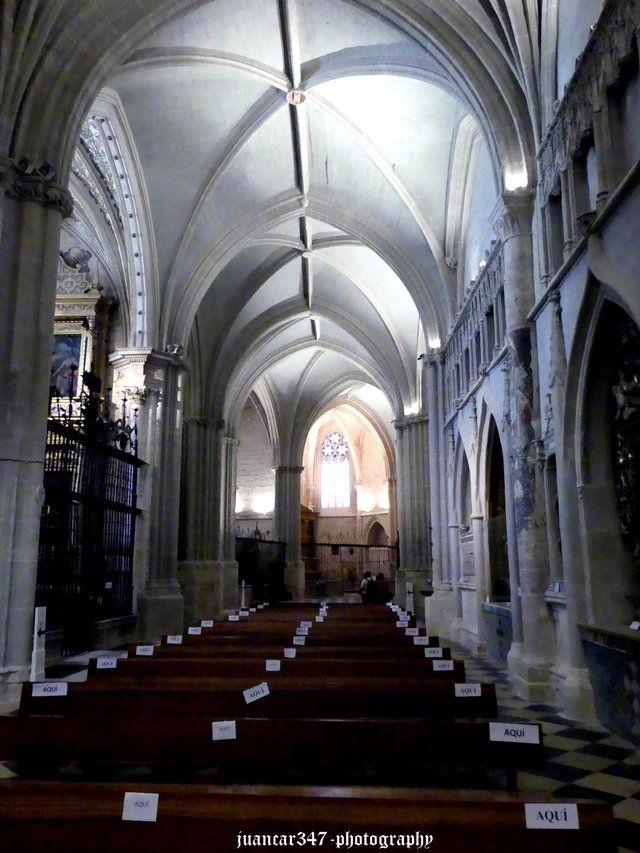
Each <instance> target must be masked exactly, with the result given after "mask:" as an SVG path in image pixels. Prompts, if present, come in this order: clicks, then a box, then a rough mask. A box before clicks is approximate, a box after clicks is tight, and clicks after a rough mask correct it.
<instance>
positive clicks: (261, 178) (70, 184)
mask: <svg viewBox="0 0 640 853" xmlns="http://www.w3.org/2000/svg"><path fill="white" fill-rule="evenodd" d="M639 26H640V23H639V19H638V7H637V4H635V3H630V2H625V0H604V2H603V0H563V2H562V3H559V2H556V0H517V2H516V0H478V2H469V0H140V2H136V3H132V2H130V0H111V2H109V3H108V4H105V3H100V2H95V0H87V2H83V3H80V4H79V3H77V2H74V0H57V2H55V3H51V2H49V1H48V0H22V2H17V0H6V2H5V3H4V4H3V13H2V20H1V21H0V54H1V55H2V57H3V61H2V62H1V63H0V182H1V185H2V192H1V193H0V273H1V282H2V285H1V287H0V312H1V317H2V320H1V321H0V329H1V332H0V356H1V357H2V363H3V364H4V369H5V386H4V387H5V406H4V409H3V412H4V414H3V427H2V430H1V431H0V541H1V542H2V543H3V547H2V551H1V553H0V704H1V705H2V707H3V708H10V707H12V706H13V705H14V704H15V700H16V696H17V695H18V691H19V686H20V683H21V682H22V681H24V680H25V679H28V677H29V672H30V667H31V648H32V633H33V616H34V607H35V606H36V604H40V603H42V602H43V601H45V602H47V604H48V606H49V604H50V605H51V612H52V613H53V612H54V611H55V612H58V614H59V613H65V614H66V615H67V616H69V618H73V617H74V616H75V617H78V614H80V613H81V614H83V615H82V618H80V619H79V622H80V623H81V622H82V620H83V619H84V630H85V634H86V632H87V631H88V634H86V636H89V637H91V640H90V642H91V643H94V644H102V646H104V645H105V644H109V643H111V644H113V645H116V644H117V643H121V642H124V641H125V640H129V639H134V638H138V639H141V640H149V641H150V640H153V639H155V638H157V637H158V636H159V635H160V634H161V633H175V632H178V631H180V630H181V629H182V627H183V626H184V625H185V624H186V623H189V622H191V621H192V620H194V619H200V618H202V617H203V616H206V617H216V616H220V615H221V614H222V613H223V611H224V610H225V609H229V608H233V607H235V606H237V603H238V578H239V573H238V561H237V560H236V540H237V538H238V537H240V538H242V537H247V536H249V537H251V536H255V537H256V538H261V539H263V540H265V541H266V540H273V543H275V544H277V543H284V544H283V546H282V547H283V548H284V550H283V551H282V552H279V556H278V557H277V559H276V558H273V560H272V563H274V564H275V563H276V562H278V561H280V563H279V565H280V568H281V570H282V571H281V578H280V583H281V588H282V589H281V591H282V594H286V595H289V596H291V597H293V598H294V599H295V598H302V597H304V596H305V595H308V593H309V589H308V583H306V580H307V578H306V575H305V553H306V552H305V551H304V548H303V545H305V544H306V543H305V541H304V540H305V539H307V540H308V538H309V536H311V537H312V538H313V540H314V541H315V542H317V543H334V544H335V543H340V542H345V543H350V544H352V545H362V546H366V545H368V546H370V547H372V548H378V549H381V548H385V547H388V548H389V549H395V546H398V550H397V553H398V555H399V562H398V565H397V566H395V565H394V566H393V567H392V568H391V569H390V571H391V572H392V573H393V576H394V577H393V580H394V583H395V596H396V600H397V601H398V603H399V604H401V605H404V604H405V594H406V590H407V584H408V583H411V584H413V588H414V589H415V590H420V589H423V590H427V589H430V590H432V591H433V595H432V596H431V598H430V617H429V619H430V625H432V626H433V630H434V631H438V632H440V633H442V634H443V635H446V636H448V637H450V638H452V639H454V640H456V641H458V642H460V643H463V644H464V645H466V646H467V647H468V648H470V649H472V650H474V651H483V652H485V653H486V654H487V655H488V656H489V657H490V658H491V659H493V660H496V661H498V662H500V663H502V664H503V665H505V666H506V667H507V669H508V672H509V677H510V679H511V681H512V683H513V686H514V689H515V690H516V692H517V693H518V694H520V695H522V696H523V697H526V698H529V699H531V700H533V701H549V702H553V703H554V704H555V705H556V706H557V707H558V708H559V709H560V710H561V712H562V713H564V714H566V715H568V716H570V717H572V718H573V719H580V720H584V721H594V720H598V719H599V720H600V721H601V722H603V723H604V724H606V725H607V726H608V727H610V728H611V729H613V730H615V731H618V732H620V733H621V734H624V735H625V736H627V737H632V738H638V737H639V736H640V705H639V702H640V687H639V684H638V679H639V675H638V673H639V671H640V662H639V657H640V632H639V631H638V630H637V629H638V627H640V625H639V622H638V620H640V612H639V608H640V533H639V531H640V491H639V490H640V486H639V485H638V484H639V483H640V471H639V468H638V459H640V453H639V451H640V378H639V377H640V331H639V329H638V324H639V323H640V286H639V277H638V269H639V268H640V263H639V261H640V249H639V245H638V240H637V234H638V231H639V228H640V186H639V182H640V77H639V73H638V28H639ZM52 353H53V358H52ZM48 415H49V417H48ZM77 432H81V433H83V435H84V437H82V436H81V437H80V438H74V437H73V436H74V435H75V433H77ZM54 439H55V440H54ZM105 439H106V440H111V443H112V444H114V443H115V445H116V449H112V450H110V451H109V453H108V454H106V455H103V456H100V458H101V459H102V460H103V462H102V463H100V464H101V465H102V467H101V468H99V469H92V470H99V471H100V472H101V474H100V476H99V477H98V479H97V480H96V483H95V484H94V485H92V484H91V483H90V482H89V481H90V477H89V473H88V472H89V469H90V466H89V465H88V463H87V464H85V463H84V462H82V461H81V460H82V459H85V457H86V458H88V455H87V454H89V446H91V447H93V446H94V444H96V443H97V444H100V442H101V441H102V442H103V443H104V440H105ZM76 441H77V442H79V443H78V444H74V442H76ZM56 442H57V443H56ZM72 447H73V448H76V449H75V450H74V451H73V453H71V450H70V448H72ZM132 451H137V455H136V453H132ZM92 452H93V451H92ZM95 452H96V453H97V452H98V451H95ZM83 454H84V455H83ZM61 459H64V461H60V460H61ZM105 460H108V464H107V461H105ZM64 488H67V494H71V493H72V496H73V499H69V500H68V501H67V503H66V504H65V503H64V500H63V499H62V498H60V496H59V493H61V490H62V491H63V490H64ZM93 488H95V490H96V491H95V493H94V492H91V494H90V495H89V497H90V499H89V500H87V501H86V502H85V503H82V494H81V493H82V489H88V490H89V492H90V491H91V489H93ZM89 492H87V493H89ZM100 502H102V503H100ZM98 504H100V505H101V506H102V508H103V513H102V515H101V516H100V519H101V520H100V521H99V522H95V520H94V521H91V519H92V518H93V515H92V514H93V513H94V509H95V507H96V506H97V505H98ZM301 521H303V522H304V524H301ZM91 525H93V526H91ZM39 543H40V544H39ZM279 547H280V546H279ZM82 549H84V551H82ZM394 553H395V551H394ZM283 555H284V556H283ZM74 561H75V562H74ZM65 566H66V568H64V567H65ZM75 566H78V567H79V569H78V571H80V569H82V570H83V571H84V572H85V574H84V575H82V578H84V579H83V580H81V579H80V578H81V574H77V575H76V574H75V568H73V570H72V569H71V568H69V567H75ZM307 568H308V567H307ZM65 571H66V572H67V574H66V575H65V581H64V584H62V586H58V587H56V586H55V585H56V583H57V580H56V572H62V573H64V572H65ZM87 571H88V572H89V577H88V579H87V575H86V572H87ZM99 572H102V574H99ZM54 588H55V589H57V592H56V593H55V595H54V593H53V592H52V590H54ZM116 593H117V595H118V596H120V597H119V598H117V596H116ZM47 596H49V598H47ZM56 596H57V598H56ZM116 598H117V600H116ZM417 605H419V607H421V606H422V604H421V600H420V601H418V602H417ZM56 608H57V611H56ZM634 626H635V627H634ZM50 627H51V630H50V631H49V632H48V634H47V653H48V654H49V656H50V659H51V656H52V655H53V656H55V654H56V631H55V630H54V629H55V625H54V624H51V626H50Z"/></svg>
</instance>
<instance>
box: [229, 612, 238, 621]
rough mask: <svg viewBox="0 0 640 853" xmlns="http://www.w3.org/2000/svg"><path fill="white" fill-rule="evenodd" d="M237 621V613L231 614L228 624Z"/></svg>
mask: <svg viewBox="0 0 640 853" xmlns="http://www.w3.org/2000/svg"><path fill="white" fill-rule="evenodd" d="M239 621H240V617H239V616H238V614H237V613H231V615H230V616H229V622H239Z"/></svg>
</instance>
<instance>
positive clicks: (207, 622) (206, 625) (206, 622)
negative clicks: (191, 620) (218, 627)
mask: <svg viewBox="0 0 640 853" xmlns="http://www.w3.org/2000/svg"><path fill="white" fill-rule="evenodd" d="M200 624H201V625H202V627H203V628H213V619H202V620H201V622H200Z"/></svg>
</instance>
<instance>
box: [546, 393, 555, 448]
mask: <svg viewBox="0 0 640 853" xmlns="http://www.w3.org/2000/svg"><path fill="white" fill-rule="evenodd" d="M553 431H554V430H553V406H552V404H551V394H547V396H546V400H545V405H544V435H545V438H546V437H547V436H550V435H553Z"/></svg>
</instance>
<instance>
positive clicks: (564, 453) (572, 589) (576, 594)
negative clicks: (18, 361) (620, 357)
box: [549, 293, 596, 722]
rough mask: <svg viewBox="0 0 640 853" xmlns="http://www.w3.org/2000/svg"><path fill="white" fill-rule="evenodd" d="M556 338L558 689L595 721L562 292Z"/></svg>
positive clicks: (567, 705) (572, 707)
mask: <svg viewBox="0 0 640 853" xmlns="http://www.w3.org/2000/svg"><path fill="white" fill-rule="evenodd" d="M550 302H551V310H552V312H553V314H552V319H551V341H550V347H549V350H550V360H549V398H550V399H549V402H550V409H551V411H550V412H549V417H550V419H551V422H550V428H553V433H554V438H555V444H556V473H557V490H558V495H559V498H560V500H559V502H558V513H559V519H560V538H561V541H562V572H563V579H564V583H565V601H566V608H567V623H566V637H564V638H563V642H561V643H559V644H558V645H559V647H560V648H561V649H563V650H564V653H565V654H564V656H565V658H566V659H565V660H560V661H559V669H560V671H559V673H558V675H559V677H560V678H561V683H560V686H559V694H560V696H561V698H562V706H563V709H564V712H565V713H566V714H567V715H568V716H570V717H571V718H573V719H576V720H585V721H592V722H593V721H595V720H596V712H595V703H594V697H593V691H592V688H591V680H590V678H589V670H588V667H587V662H586V660H585V657H584V650H583V647H582V643H581V641H580V635H579V633H578V625H577V623H578V622H579V621H580V618H581V616H582V614H584V613H585V612H586V610H587V608H586V604H585V600H584V599H585V591H584V581H583V567H582V560H581V553H582V543H581V541H580V507H579V499H580V497H581V494H580V491H579V488H578V484H577V482H576V458H575V442H574V441H573V440H572V438H570V439H569V441H566V442H565V424H564V400H565V388H566V378H567V361H566V355H565V348H564V346H565V344H564V332H563V328H562V306H561V303H560V295H559V294H557V293H554V294H552V295H551V297H550Z"/></svg>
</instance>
